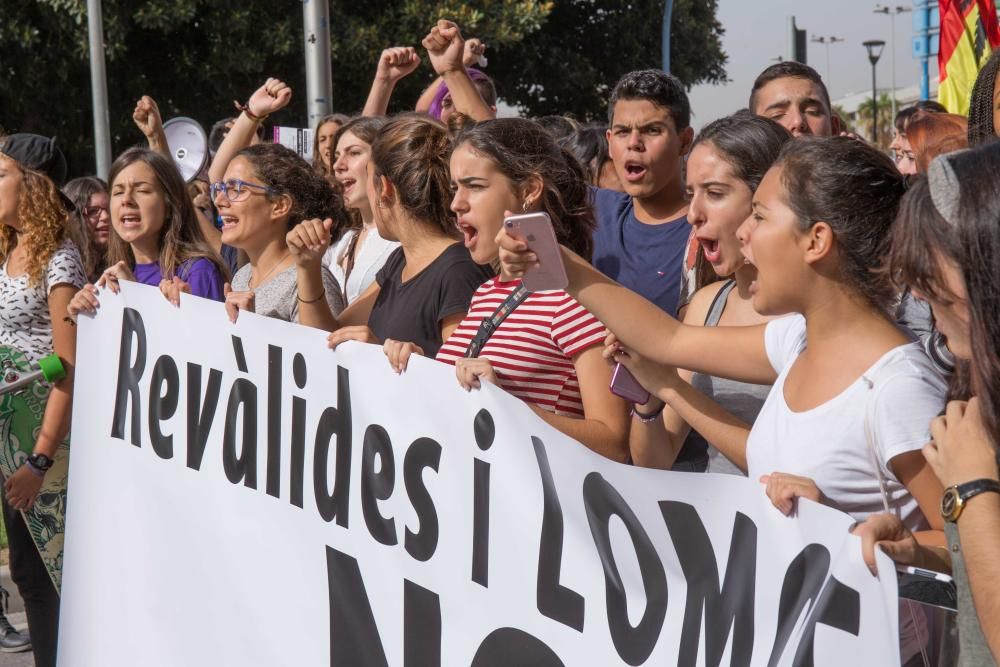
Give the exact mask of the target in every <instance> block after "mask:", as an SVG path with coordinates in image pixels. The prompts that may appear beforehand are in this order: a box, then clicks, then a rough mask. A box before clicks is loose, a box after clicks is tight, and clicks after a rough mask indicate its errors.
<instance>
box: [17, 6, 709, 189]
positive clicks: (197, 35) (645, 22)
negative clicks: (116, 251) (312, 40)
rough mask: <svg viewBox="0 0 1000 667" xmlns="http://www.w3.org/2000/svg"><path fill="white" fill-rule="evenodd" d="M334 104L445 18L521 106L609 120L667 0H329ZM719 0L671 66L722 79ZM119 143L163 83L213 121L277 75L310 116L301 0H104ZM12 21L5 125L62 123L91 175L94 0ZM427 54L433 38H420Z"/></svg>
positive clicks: (647, 61) (408, 103) (346, 106)
mask: <svg viewBox="0 0 1000 667" xmlns="http://www.w3.org/2000/svg"><path fill="white" fill-rule="evenodd" d="M329 3H330V26H331V50H332V58H333V67H332V71H333V92H334V107H335V110H336V111H340V112H346V113H352V112H356V111H358V110H360V109H361V107H362V106H363V104H364V100H365V97H366V96H367V93H368V88H369V85H370V83H371V77H372V75H373V74H374V72H375V65H376V62H377V59H378V55H379V53H380V52H381V50H382V49H383V48H385V47H388V46H416V47H419V46H420V41H421V39H422V38H423V37H424V35H425V34H426V33H427V31H428V29H429V28H430V27H431V26H432V25H433V23H434V21H436V20H437V19H438V18H451V19H454V20H456V21H457V22H458V23H459V24H460V25H461V26H462V31H463V34H465V35H466V36H468V37H472V36H474V37H479V38H480V39H482V40H483V41H484V42H485V43H486V44H487V45H488V47H489V48H488V51H487V55H488V57H489V60H490V64H489V68H488V70H487V71H488V72H489V73H490V75H491V76H493V77H494V78H495V79H496V82H497V88H498V90H499V92H500V95H501V97H503V98H504V99H505V100H506V101H508V102H509V103H512V104H515V105H517V106H518V107H520V108H521V110H522V111H524V112H525V113H528V114H531V115H536V116H537V115H542V114H547V113H572V114H574V115H576V116H577V117H579V118H588V119H589V118H600V117H602V116H603V114H604V112H605V108H606V102H607V100H606V98H607V96H608V93H609V91H610V88H611V87H612V86H613V85H614V83H615V81H616V80H617V79H618V77H620V76H621V75H622V74H623V73H625V72H627V71H629V70H632V69H637V68H644V67H658V66H659V64H660V26H661V20H662V12H663V0H558V1H551V0H481V1H479V2H476V3H468V2H464V1H459V0H395V1H389V0H368V1H367V2H364V1H362V2H359V1H358V0H329ZM716 4H717V0H675V7H674V16H673V19H674V30H673V35H674V39H673V40H672V47H671V58H672V62H673V71H674V73H675V74H677V75H678V76H680V77H681V78H682V79H683V80H684V81H685V82H686V83H687V84H688V85H692V84H694V83H698V82H701V81H711V82H720V81H724V80H725V71H724V65H725V61H726V57H725V54H724V53H723V52H722V49H721V43H720V38H721V35H722V33H723V29H722V27H721V25H720V24H719V23H718V22H717V21H716V19H715V10H716ZM103 11H104V36H105V54H106V63H107V79H108V97H109V106H110V110H111V112H110V121H111V133H112V138H113V146H112V150H113V153H114V154H118V153H120V152H121V151H122V150H124V149H125V148H127V147H128V146H130V145H132V144H135V143H139V142H141V141H142V140H143V138H142V136H141V135H140V133H139V132H138V130H136V128H135V127H134V125H133V124H132V120H131V116H132V110H133V109H134V107H135V102H136V100H137V99H138V98H139V97H140V96H142V95H144V94H148V95H151V96H152V97H154V98H155V99H156V101H157V102H158V103H159V105H160V110H161V112H162V114H163V117H164V119H169V118H172V117H174V116H178V115H185V116H191V117H193V118H195V119H196V120H198V121H199V122H201V123H202V125H204V126H205V127H206V129H208V127H210V126H211V124H212V123H214V122H215V121H216V120H219V119H220V118H222V117H224V116H226V115H229V114H232V113H233V111H232V109H233V100H234V99H237V100H241V101H243V100H245V99H246V98H247V97H248V96H249V95H250V93H251V92H252V91H253V90H255V89H256V88H257V87H258V86H259V85H260V84H261V83H262V82H263V80H264V79H265V78H266V77H268V76H277V77H279V78H282V79H284V80H285V81H287V82H288V83H289V85H291V86H292V88H293V90H295V91H296V93H297V94H296V96H295V98H294V99H293V102H292V104H291V106H290V107H289V108H288V109H286V110H285V111H283V112H282V113H281V114H279V115H277V116H275V117H274V118H273V121H275V122H276V123H278V124H282V125H297V126H301V125H302V124H303V123H304V121H305V115H306V114H305V103H304V97H305V96H304V92H305V63H304V57H303V35H302V3H301V2H292V1H291V0H280V1H279V2H272V1H269V0H104V2H103ZM3 15H4V17H3V20H2V21H0V126H3V128H4V129H6V130H7V131H11V132H15V131H16V132H37V133H39V134H46V135H56V136H58V137H59V141H60V144H61V145H62V146H63V147H64V150H66V152H67V156H68V157H69V161H70V173H71V174H81V173H87V172H91V171H93V169H94V163H93V157H92V155H93V142H92V139H91V137H92V134H93V120H92V117H91V102H90V98H91V93H90V69H89V58H88V43H87V12H86V0H4V12H3ZM420 51H422V49H420ZM423 57H424V60H425V64H424V65H423V66H421V68H420V69H418V70H417V72H416V73H414V74H413V75H412V76H410V77H407V78H406V79H404V80H403V81H402V82H401V83H400V85H399V87H398V89H397V91H396V93H395V95H394V96H393V102H392V106H391V110H392V111H399V110H404V109H408V108H412V105H413V103H414V102H415V101H416V98H417V96H418V95H419V93H420V91H421V89H422V88H423V87H424V86H426V85H427V84H428V83H429V82H430V81H431V79H432V78H433V73H432V72H431V70H430V67H429V66H428V65H427V64H426V54H424V55H423Z"/></svg>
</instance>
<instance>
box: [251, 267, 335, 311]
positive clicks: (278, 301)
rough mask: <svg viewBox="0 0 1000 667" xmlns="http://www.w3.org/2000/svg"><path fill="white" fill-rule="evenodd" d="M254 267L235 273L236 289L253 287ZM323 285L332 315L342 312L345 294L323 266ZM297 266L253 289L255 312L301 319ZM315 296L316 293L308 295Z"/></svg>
mask: <svg viewBox="0 0 1000 667" xmlns="http://www.w3.org/2000/svg"><path fill="white" fill-rule="evenodd" d="M251 270H252V267H251V266H250V265H249V264H246V265H244V266H243V268H241V269H240V270H239V271H237V272H236V275H235V276H233V282H232V286H233V291H234V292H247V291H249V290H250V272H251ZM322 272H323V288H324V289H325V290H326V302H327V303H328V304H329V305H330V310H331V311H333V314H334V315H335V316H336V315H339V314H340V311H342V310H343V309H344V296H343V292H342V291H341V289H340V285H339V284H338V283H337V279H336V278H334V277H333V274H332V273H330V270H329V269H328V268H326V267H325V266H324V267H322ZM295 275H296V269H295V265H294V264H293V265H292V266H290V267H288V268H287V269H285V270H284V271H282V272H281V273H278V274H276V275H274V276H273V277H271V278H270V279H268V280H266V281H264V284H263V285H258V286H257V287H255V288H254V289H253V292H254V311H255V312H256V313H257V314H258V315H264V316H266V317H274V318H277V319H279V320H285V321H286V322H298V321H299V286H298V283H297V282H296V280H295ZM306 296H309V297H314V296H315V295H312V294H307V295H306Z"/></svg>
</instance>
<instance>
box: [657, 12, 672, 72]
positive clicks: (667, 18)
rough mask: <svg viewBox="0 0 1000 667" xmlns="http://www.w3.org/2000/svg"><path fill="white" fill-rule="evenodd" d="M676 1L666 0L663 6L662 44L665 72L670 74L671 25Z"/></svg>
mask: <svg viewBox="0 0 1000 667" xmlns="http://www.w3.org/2000/svg"><path fill="white" fill-rule="evenodd" d="M673 13H674V0H665V2H664V4H663V28H662V34H661V35H660V43H661V45H662V47H663V71H664V72H666V73H667V74H670V24H671V21H672V19H673Z"/></svg>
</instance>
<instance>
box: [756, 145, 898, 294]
mask: <svg viewBox="0 0 1000 667" xmlns="http://www.w3.org/2000/svg"><path fill="white" fill-rule="evenodd" d="M775 165H776V166H777V165H780V166H781V167H783V169H782V172H781V177H782V181H783V185H784V188H785V192H786V194H787V198H788V205H789V208H791V209H792V211H793V212H794V213H795V215H796V216H797V217H798V219H799V226H800V228H801V229H802V230H803V231H806V230H809V229H810V228H812V226H813V225H815V224H816V223H817V222H825V223H827V224H828V225H830V228H831V229H832V230H833V235H834V238H835V239H836V241H837V249H838V251H839V253H840V277H841V279H842V280H843V282H844V284H845V285H846V286H847V287H849V288H850V289H852V290H853V291H854V292H856V293H857V294H858V295H860V296H862V297H863V298H864V299H865V300H867V301H868V302H869V303H870V304H872V305H873V306H874V307H876V308H879V309H882V310H885V309H886V308H888V306H889V304H890V303H891V302H892V301H893V300H894V299H895V298H896V296H897V294H896V289H895V286H894V285H893V284H892V280H890V278H889V276H888V275H887V274H886V273H885V272H884V271H882V270H881V269H882V267H883V264H884V261H885V257H886V256H887V255H888V254H889V246H890V231H891V229H892V223H893V221H894V220H895V219H896V213H897V211H898V210H899V201H900V198H901V197H902V196H903V191H904V188H905V186H904V183H903V176H902V175H901V174H900V173H899V171H898V170H897V169H896V165H895V164H893V162H892V160H890V159H889V156H888V155H886V154H885V153H883V152H881V151H879V150H878V149H876V148H873V147H871V146H869V145H868V144H865V143H863V142H860V141H858V140H857V139H851V138H848V137H800V138H799V139H796V140H795V141H790V142H788V143H786V144H785V146H784V148H782V150H781V155H780V156H779V158H778V160H777V162H776V163H775Z"/></svg>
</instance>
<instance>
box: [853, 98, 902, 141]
mask: <svg viewBox="0 0 1000 667" xmlns="http://www.w3.org/2000/svg"><path fill="white" fill-rule="evenodd" d="M875 109H876V113H875V114H874V115H873V114H872V100H871V98H870V97H869V98H868V99H867V100H865V101H864V102H862V103H861V105H860V106H859V107H858V113H857V122H856V125H857V129H859V130H861V131H862V132H863V133H864V135H865V136H866V137H867V138H868V139H869V140H871V137H872V128H873V121H872V118H873V117H874V118H875V119H876V121H875V122H877V123H878V148H881V149H882V150H885V151H887V150H889V144H891V143H892V135H893V129H894V125H893V117H892V100H891V99H890V98H889V95H888V94H886V93H883V94H881V95H879V98H878V104H877V105H876V107H875Z"/></svg>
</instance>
